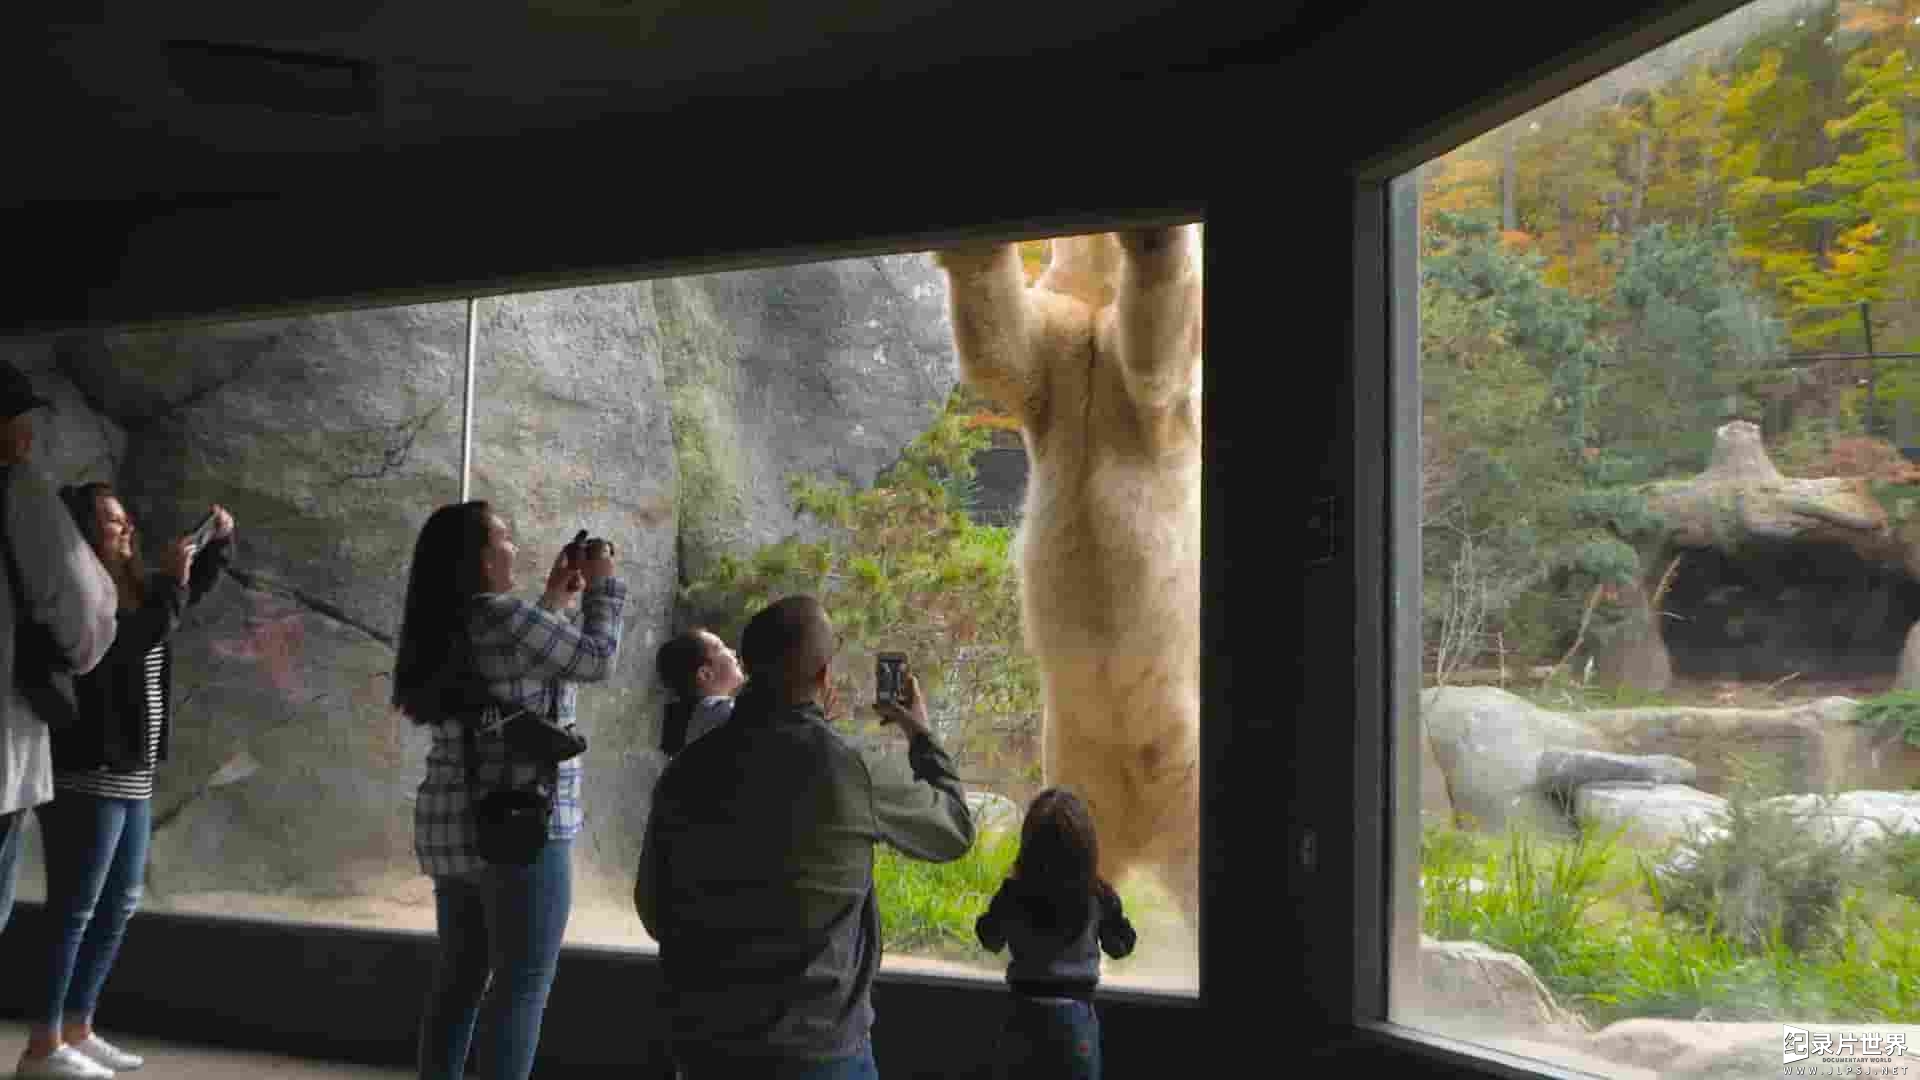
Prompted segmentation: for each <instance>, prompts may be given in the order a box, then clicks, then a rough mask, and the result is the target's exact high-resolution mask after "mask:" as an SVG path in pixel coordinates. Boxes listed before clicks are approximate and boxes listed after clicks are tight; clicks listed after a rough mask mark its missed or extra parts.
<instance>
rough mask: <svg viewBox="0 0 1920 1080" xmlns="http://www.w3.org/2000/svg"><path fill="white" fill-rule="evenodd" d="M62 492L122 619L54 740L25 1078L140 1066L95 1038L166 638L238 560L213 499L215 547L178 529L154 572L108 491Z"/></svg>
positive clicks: (161, 708) (164, 716) (42, 814)
mask: <svg viewBox="0 0 1920 1080" xmlns="http://www.w3.org/2000/svg"><path fill="white" fill-rule="evenodd" d="M60 499H61V501H62V502H63V503H65V504H66V507H67V511H68V513H70V514H71V515H72V516H73V520H74V524H75V525H77V526H78V527H79V529H80V534H81V535H82V536H83V537H85V538H86V540H87V543H88V544H90V545H91V546H92V547H93V550H94V553H95V554H96V555H98V556H99V557H100V561H101V563H102V564H104V565H105V566H106V568H107V571H108V573H109V574H110V575H111V576H112V578H113V581H114V585H115V587H116V589H117V591H118V593H119V617H118V623H119V625H118V628H117V630H116V631H115V634H114V639H113V647H112V648H110V649H109V650H107V655H106V656H105V657H104V658H103V659H102V660H101V661H100V664H99V666H98V667H95V668H94V669H93V670H92V671H90V672H88V673H87V674H85V675H83V676H80V677H79V678H78V679H76V680H75V681H74V691H75V698H76V700H77V703H78V705H79V714H80V715H79V719H78V720H77V722H76V723H75V724H74V725H73V726H72V727H70V728H67V729H65V730H61V731H56V732H55V733H54V736H53V789H54V798H53V801H52V802H50V803H45V804H42V805H41V806H40V807H39V808H38V809H37V813H38V815H39V820H40V831H41V837H42V839H43V841H44V847H45V849H46V872H47V915H48V920H47V925H48V929H49V936H50V939H51V940H49V942H48V943H47V952H46V956H47V967H46V969H45V971H44V973H43V975H42V980H43V981H42V982H41V984H40V985H41V989H42V997H41V998H40V1003H39V1010H40V1011H39V1013H38V1015H36V1016H35V1017H34V1018H33V1021H34V1022H33V1024H32V1026H31V1028H30V1031H29V1035H28V1041H27V1048H26V1052H25V1054H23V1055H22V1057H21V1059H20V1067H19V1072H18V1074H17V1075H19V1076H23V1077H110V1076H112V1075H113V1074H114V1072H115V1071H117V1070H128V1069H137V1068H139V1067H140V1066H141V1064H142V1063H143V1062H142V1059H141V1058H140V1057H139V1056H137V1055H134V1054H129V1053H127V1052H126V1051H124V1050H121V1049H120V1048H118V1047H116V1046H114V1045H113V1044H111V1043H109V1042H107V1041H106V1040H105V1039H102V1038H101V1037H100V1036H99V1035H97V1034H95V1032H94V1030H93V1016H94V1007H95V1004H96V1003H97V1002H98V1000H99V997H100V991H101V988H102V987H103V986H105V985H106V980H107V975H108V973H109V972H110V971H111V970H112V969H113V961H114V957H115V955H116V954H117V953H118V952H119V948H120V941H121V939H122V938H123V937H124V936H125V934H126V928H127V921H128V919H130V918H131V917H132V915H133V912H134V909H135V908H137V907H138V906H139V903H140V895H141V886H142V882H143V881H144V880H145V876H146V865H147V846H148V842H149V840H150V839H151V837H152V832H153V813H152V800H153V778H154V770H155V768H156V766H157V765H158V764H159V763H160V762H161V761H163V760H165V759H166V756H167V741H168V736H169V734H170V723H171V717H170V715H169V712H168V704H169V697H168V695H169V691H170V688H171V679H172V651H171V647H170V645H169V639H170V638H171V637H172V635H173V632H174V630H175V629H176V628H177V627H178V626H179V625H180V616H181V614H182V613H183V612H184V611H185V610H186V609H187V608H188V607H191V606H192V605H194V604H196V603H198V602H199V601H200V599H201V598H202V597H204V596H206V594H207V591H208V590H209V589H211V588H212V587H213V585H214V583H215V582H216V581H217V580H218V579H219V576H220V573H221V571H222V570H223V569H224V568H225V567H226V565H227V564H228V562H229V561H230V559H231V556H232V551H233V516H232V515H231V514H229V513H227V511H226V510H225V509H224V508H223V507H219V506H215V507H213V508H212V512H213V514H214V518H215V523H216V524H215V529H214V533H213V539H212V540H210V541H208V543H207V546H206V549H205V550H204V551H201V550H196V549H195V547H194V544H193V538H192V537H190V536H183V537H180V538H179V539H176V540H174V541H173V542H172V543H171V544H169V545H168V546H167V548H166V554H165V556H164V558H163V562H162V564H161V567H160V569H159V570H158V571H157V572H154V573H147V572H146V569H145V567H144V566H143V565H142V562H141V559H140V554H139V546H138V541H137V538H136V530H135V528H134V522H133V518H132V516H131V515H130V514H128V513H127V510H126V507H125V506H123V505H122V504H121V502H120V499H119V497H118V496H116V495H115V494H114V491H113V488H112V487H110V486H108V485H107V484H104V483H92V484H82V485H79V486H76V487H66V488H62V489H61V490H60Z"/></svg>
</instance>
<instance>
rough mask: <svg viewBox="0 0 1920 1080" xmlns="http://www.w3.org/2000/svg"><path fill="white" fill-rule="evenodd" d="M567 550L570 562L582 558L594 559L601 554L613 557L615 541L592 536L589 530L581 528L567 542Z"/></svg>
mask: <svg viewBox="0 0 1920 1080" xmlns="http://www.w3.org/2000/svg"><path fill="white" fill-rule="evenodd" d="M566 551H567V561H568V562H579V561H580V560H581V559H592V558H596V557H598V556H601V555H606V556H609V557H611V556H612V555H613V541H611V540H607V539H604V538H602V537H598V536H590V535H589V534H588V533H587V530H585V529H581V530H580V531H579V532H577V533H574V534H573V540H572V541H570V542H569V543H568V544H567V548H566Z"/></svg>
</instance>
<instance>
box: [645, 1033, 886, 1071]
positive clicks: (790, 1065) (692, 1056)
mask: <svg viewBox="0 0 1920 1080" xmlns="http://www.w3.org/2000/svg"><path fill="white" fill-rule="evenodd" d="M678 1057H679V1061H678V1063H677V1064H678V1071H676V1072H675V1074H674V1075H675V1077H677V1080H880V1068H879V1066H878V1065H876V1064H874V1060H873V1043H871V1042H862V1043H861V1044H860V1050H859V1051H858V1052H857V1053H854V1054H852V1055H850V1056H848V1057H843V1058H829V1059H827V1060H825V1061H804V1060H802V1061H781V1060H779V1059H771V1058H756V1059H748V1058H736V1057H728V1056H726V1055H725V1054H712V1053H700V1052H692V1053H685V1052H683V1053H682V1054H680V1055H678Z"/></svg>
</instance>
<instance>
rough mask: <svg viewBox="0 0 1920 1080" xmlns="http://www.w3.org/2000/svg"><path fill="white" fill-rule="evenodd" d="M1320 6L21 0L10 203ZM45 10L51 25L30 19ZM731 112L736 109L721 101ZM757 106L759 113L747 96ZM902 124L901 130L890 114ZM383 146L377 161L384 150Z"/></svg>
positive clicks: (277, 166) (285, 178) (997, 74)
mask: <svg viewBox="0 0 1920 1080" xmlns="http://www.w3.org/2000/svg"><path fill="white" fill-rule="evenodd" d="M1357 7H1358V5H1349V4H1339V3H1322V4H1317V5H1314V8H1313V10H1312V11H1311V12H1309V11H1308V10H1307V5H1306V4H1305V2H1304V0H1278V2H1268V3H1252V4H1248V3H1239V4H1236V3H1216V4H1195V3H1191V2H1189V3H1187V4H1178V3H1175V2H1172V0H1104V2H1100V3H1091V2H1085V0H1076V2H1071V3H1068V2H1040V3H1033V2H1022V3H1014V2H1010V0H969V2H966V3H961V2H958V0H814V2H808V3H792V2H787V3H781V2H775V0H684V2H676V0H522V2H519V3H514V2H492V3H478V2H474V0H460V2H454V0H414V2H403V3H384V4H383V3H370V2H368V0H276V2H273V3H265V4H263V3H258V2H257V0H255V2H246V3H239V2H208V3H197V4H167V3H162V4H155V3H151V2H147V0H139V2H127V0H93V2H91V3H89V2H87V0H73V2H71V3H66V4H61V3H45V4H42V3H37V2H28V0H19V2H17V3H16V4H14V5H12V10H11V11H10V12H9V13H8V14H7V15H5V16H4V19H5V21H6V23H7V24H8V25H9V26H10V27H18V29H17V30H11V29H10V30H9V31H8V32H6V33H4V34H0V72H4V73H5V74H4V75H0V79H5V81H6V82H7V83H11V84H12V85H11V86H6V87H0V89H4V90H5V91H6V93H7V100H8V101H9V102H10V105H9V108H10V110H11V111H12V112H13V113H14V118H13V119H14V122H13V123H12V124H11V125H10V127H11V129H12V130H11V131H10V133H9V135H8V139H7V143H8V145H9V147H10V149H11V151H12V152H11V153H10V154H9V155H8V156H9V157H10V159H11V161H10V163H9V164H8V165H7V167H6V168H5V169H4V170H0V176H4V179H0V185H3V186H0V199H4V204H5V205H11V206H18V205H20V204H22V203H38V202H44V201H60V202H72V201H92V200H112V201H124V200H129V199H162V200H164V199H170V198H173V197H177V196H193V195H209V194H213V193H229V194H231V193H241V192H250V191H257V192H266V191H285V190H289V189H291V188H296V187H299V186H301V185H302V184H303V183H316V182H318V178H319V177H320V176H322V175H324V174H326V172H327V170H328V169H329V168H330V167H331V166H330V164H329V163H334V162H339V161H342V160H347V158H346V155H351V160H354V161H356V162H359V163H361V165H360V167H362V168H365V167H373V168H387V169H393V170H396V171H399V170H403V169H404V168H405V166H404V162H406V161H408V160H411V156H412V155H414V154H416V152H419V151H424V150H437V149H443V148H445V147H447V146H449V145H452V144H457V143H460V142H462V141H463V140H474V139H492V138H496V137H499V136H502V135H507V134H521V133H526V132H532V131H542V130H544V131H558V130H564V129H567V128H570V127H573V126H575V125H579V124H584V123H589V122H595V121H598V122H605V121H606V120H607V119H608V118H609V117H619V116H630V117H634V118H636V120H638V119H639V118H644V117H655V118H663V119H665V118H671V119H673V120H674V121H675V122H676V123H683V122H684V121H685V120H686V119H687V117H688V116H689V115H697V114H699V113H701V112H702V111H703V110H713V109H714V108H715V107H716V105H718V104H720V103H724V102H728V101H731V102H735V103H738V102H742V101H752V100H777V99H782V98H786V99H791V97H792V96H793V95H796V94H805V93H809V92H817V93H833V92H837V91H844V90H849V89H852V90H857V91H861V92H874V91H878V92H880V93H882V94H885V95H888V96H896V95H935V94H938V95H939V96H941V97H942V98H944V99H945V100H948V101H951V100H953V99H954V95H964V94H966V93H969V92H979V93H981V94H986V95H991V94H1010V93H1017V94H1028V95H1034V96H1045V95H1057V100H1059V101H1060V103H1061V104H1062V105H1063V106H1064V107H1065V109H1066V110H1067V111H1068V112H1069V113H1070V112H1071V111H1072V110H1073V109H1075V108H1077V107H1082V106H1092V105H1095V104H1097V101H1098V97H1099V88H1100V87H1101V86H1102V85H1104V84H1109V83H1110V82H1111V81H1112V80H1118V79H1126V78H1139V77H1154V76H1161V75H1165V74H1168V73H1172V72H1179V71H1194V70H1218V69H1219V68H1221V67H1223V66H1225V65H1230V64H1235V63H1242V62H1250V61H1258V60H1261V59H1265V58H1270V57H1273V56H1276V55H1284V54H1285V53H1287V52H1289V51H1291V50H1293V49H1295V48H1297V47H1298V46H1300V45H1301V44H1303V43H1304V42H1307V41H1310V40H1312V39H1313V38H1314V37H1316V36H1318V35H1319V34H1321V33H1324V32H1325V31H1326V30H1328V29H1329V28H1330V27H1332V26H1333V25H1335V24H1336V23H1338V22H1339V21H1340V20H1341V19H1342V18H1344V17H1345V16H1346V15H1347V14H1348V13H1350V12H1352V11H1354V10H1356V9H1357ZM36 9H44V12H45V15H46V21H44V22H41V23H39V24H29V18H30V16H31V14H32V12H33V11H34V10H36ZM716 115H717V114H716ZM729 115H732V116H738V115H739V114H738V113H733V114H729ZM875 135H876V136H877V137H880V138H885V137H887V135H888V133H886V132H876V133H875ZM369 163H371V164H369Z"/></svg>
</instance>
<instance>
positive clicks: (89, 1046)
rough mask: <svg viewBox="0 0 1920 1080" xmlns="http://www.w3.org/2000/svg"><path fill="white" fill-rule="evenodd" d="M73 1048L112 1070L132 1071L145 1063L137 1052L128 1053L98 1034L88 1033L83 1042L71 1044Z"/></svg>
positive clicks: (144, 1059)
mask: <svg viewBox="0 0 1920 1080" xmlns="http://www.w3.org/2000/svg"><path fill="white" fill-rule="evenodd" d="M72 1045H73V1048H74V1049H75V1050H78V1051H80V1052H81V1053H83V1054H85V1055H87V1056H88V1057H90V1058H92V1059H93V1060H94V1061H95V1062H97V1063H99V1064H101V1065H105V1066H106V1067H107V1068H109V1069H112V1070H113V1071H114V1072H132V1071H133V1070H135V1069H137V1068H139V1067H140V1066H142V1065H145V1064H146V1063H147V1059H146V1058H143V1057H141V1056H140V1055H139V1054H129V1053H127V1052H126V1051H125V1050H122V1049H120V1048H119V1047H117V1046H115V1045H113V1044H112V1043H110V1042H108V1041H107V1040H105V1039H103V1038H101V1037H100V1036H99V1035H97V1034H96V1035H89V1036H87V1038H86V1041H84V1042H77V1043H74V1044H72Z"/></svg>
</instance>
